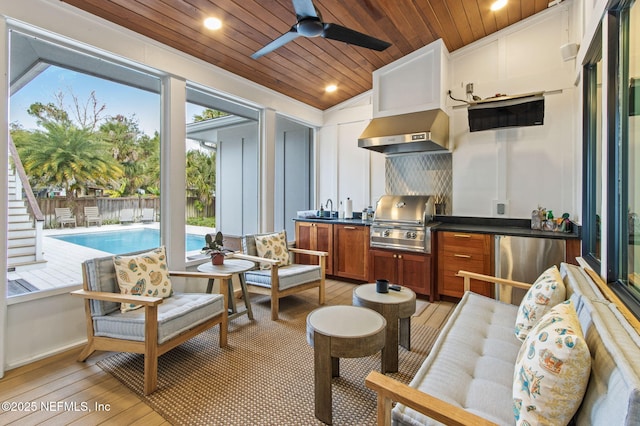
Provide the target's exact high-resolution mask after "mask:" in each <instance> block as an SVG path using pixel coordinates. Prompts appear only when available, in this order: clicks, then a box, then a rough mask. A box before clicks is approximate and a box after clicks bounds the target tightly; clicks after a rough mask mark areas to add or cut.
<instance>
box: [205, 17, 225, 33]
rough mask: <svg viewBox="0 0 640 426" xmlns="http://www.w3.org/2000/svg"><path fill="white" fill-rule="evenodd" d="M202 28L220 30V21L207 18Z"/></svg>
mask: <svg viewBox="0 0 640 426" xmlns="http://www.w3.org/2000/svg"><path fill="white" fill-rule="evenodd" d="M204 26H205V28H208V29H210V30H219V29H220V28H222V21H221V20H220V19H218V18H213V17H211V18H207V19H205V20H204Z"/></svg>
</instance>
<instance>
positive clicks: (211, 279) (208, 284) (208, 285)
mask: <svg viewBox="0 0 640 426" xmlns="http://www.w3.org/2000/svg"><path fill="white" fill-rule="evenodd" d="M213 281H214V280H213V278H209V281H207V293H209V294H211V292H212V291H213Z"/></svg>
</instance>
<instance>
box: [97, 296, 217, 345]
mask: <svg viewBox="0 0 640 426" xmlns="http://www.w3.org/2000/svg"><path fill="white" fill-rule="evenodd" d="M223 311H224V296H222V295H221V294H207V293H174V295H173V296H172V297H168V298H166V299H164V301H163V302H162V303H161V304H160V305H158V344H162V343H164V342H165V341H167V340H170V339H171V338H173V337H175V336H177V335H178V334H180V333H181V332H183V331H184V330H186V329H190V328H192V327H193V326H195V325H198V324H200V323H203V322H205V321H206V320H208V319H210V318H213V317H214V316H216V315H218V314H220V313H222V312H223ZM144 312H145V310H144V309H136V310H133V311H127V312H121V311H115V312H111V313H110V314H108V315H102V316H94V317H93V326H94V330H95V335H96V336H100V337H113V338H116V339H125V340H135V341H140V342H142V341H144V323H145V321H144Z"/></svg>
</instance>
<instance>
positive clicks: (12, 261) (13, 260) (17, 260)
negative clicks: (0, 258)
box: [7, 254, 37, 268]
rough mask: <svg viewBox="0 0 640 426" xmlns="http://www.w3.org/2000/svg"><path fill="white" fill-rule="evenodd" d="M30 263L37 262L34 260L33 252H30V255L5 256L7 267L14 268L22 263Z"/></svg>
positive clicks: (22, 264)
mask: <svg viewBox="0 0 640 426" xmlns="http://www.w3.org/2000/svg"><path fill="white" fill-rule="evenodd" d="M32 263H37V262H36V255H35V254H31V255H15V256H11V255H10V256H8V257H7V266H8V267H10V268H11V267H12V268H16V267H18V266H24V265H28V264H32Z"/></svg>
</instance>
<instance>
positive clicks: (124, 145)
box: [100, 115, 160, 196]
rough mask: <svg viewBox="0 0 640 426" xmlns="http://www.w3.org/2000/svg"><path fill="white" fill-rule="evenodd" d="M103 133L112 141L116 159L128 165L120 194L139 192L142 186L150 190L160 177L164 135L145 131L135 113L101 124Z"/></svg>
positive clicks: (125, 168)
mask: <svg viewBox="0 0 640 426" xmlns="http://www.w3.org/2000/svg"><path fill="white" fill-rule="evenodd" d="M100 137H101V139H102V140H103V141H104V142H106V143H108V145H109V146H110V149H111V152H112V154H113V157H114V158H115V160H116V161H117V162H118V163H120V164H121V166H122V168H123V169H124V175H123V176H122V178H121V182H120V185H119V188H118V190H116V191H114V194H118V196H122V195H132V194H135V193H136V191H137V190H138V189H139V188H142V189H145V190H147V191H148V192H151V191H149V190H150V189H152V188H154V187H155V188H157V187H158V186H159V181H160V167H159V161H158V160H159V147H160V137H159V135H158V133H157V132H156V134H155V136H154V137H153V138H151V137H149V136H148V135H145V134H143V133H142V132H141V131H140V129H139V127H138V122H137V121H136V119H135V118H134V117H125V116H123V115H116V116H114V117H110V118H109V119H108V120H107V121H106V122H105V123H103V124H102V125H101V126H100Z"/></svg>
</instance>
